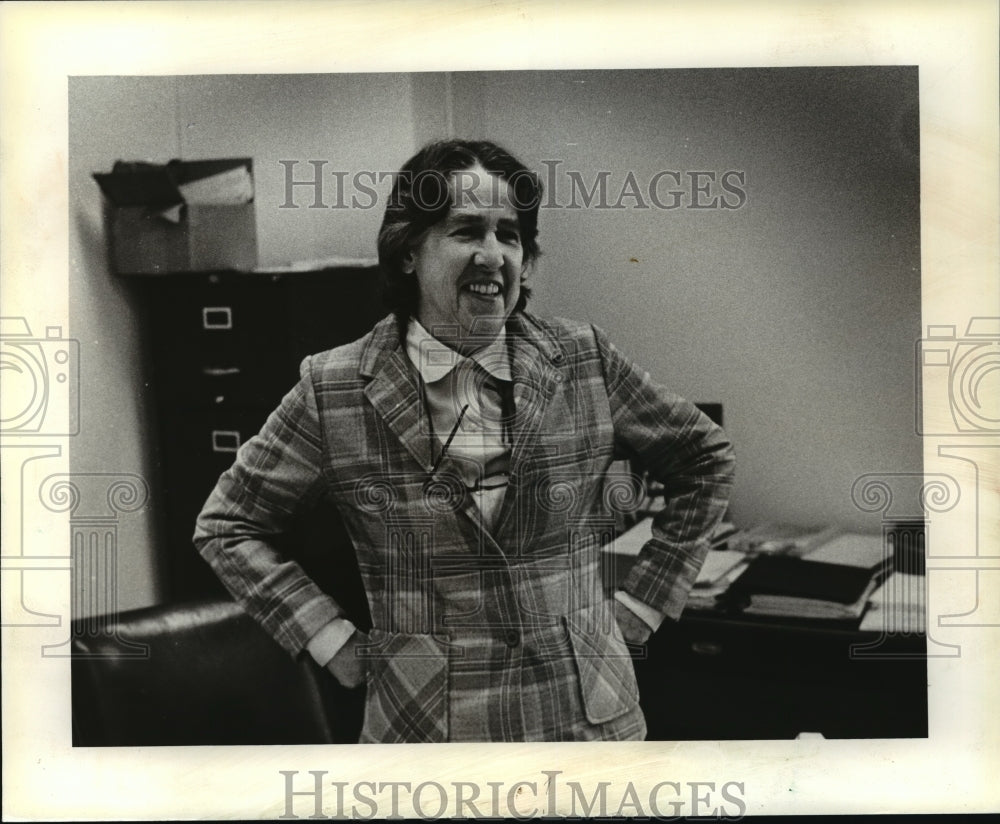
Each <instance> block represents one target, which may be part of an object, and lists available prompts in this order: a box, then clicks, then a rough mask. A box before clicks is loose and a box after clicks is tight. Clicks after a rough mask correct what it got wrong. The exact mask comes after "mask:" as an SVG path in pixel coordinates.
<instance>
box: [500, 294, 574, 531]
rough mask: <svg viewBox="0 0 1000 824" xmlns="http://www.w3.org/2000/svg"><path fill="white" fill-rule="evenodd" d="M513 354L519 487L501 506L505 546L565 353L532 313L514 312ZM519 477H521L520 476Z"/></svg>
mask: <svg viewBox="0 0 1000 824" xmlns="http://www.w3.org/2000/svg"><path fill="white" fill-rule="evenodd" d="M507 331H508V341H509V344H510V353H511V377H512V379H513V383H514V386H513V393H514V426H513V441H514V443H513V447H512V449H511V456H510V474H511V478H512V479H514V483H515V484H516V487H513V488H512V487H508V488H507V492H506V494H505V495H504V499H503V501H502V503H501V505H500V512H499V515H498V516H497V521H496V528H495V534H496V536H497V540H498V541H499V542H501V543H502V544H503V545H509V544H510V542H511V540H513V537H514V536H513V535H512V534H509V530H510V529H512V528H513V527H514V517H513V516H514V511H515V495H516V489H521V488H523V484H524V472H523V468H524V466H525V465H526V464H527V462H528V459H529V457H530V456H531V454H532V452H533V451H535V450H537V449H538V448H539V447H540V444H539V442H538V434H539V431H540V430H541V428H542V421H543V420H544V418H545V414H546V412H547V410H548V408H549V406H550V403H549V402H550V400H551V399H552V397H553V396H554V395H555V393H556V391H557V390H558V387H559V380H560V379H561V378H562V375H561V374H560V370H559V369H558V368H557V367H558V365H559V364H562V363H564V362H565V354H564V353H563V351H562V347H560V346H559V345H558V344H557V343H556V342H555V341H554V340H552V339H551V337H550V336H549V335H547V334H546V333H545V332H544V330H542V329H541V328H540V327H539V326H538V325H537V324H536V323H535V322H534V320H533V318H532V317H531V316H530V315H527V314H526V313H521V314H517V315H514V316H512V317H511V318H510V320H508V322H507ZM518 476H520V479H519V480H517V479H518Z"/></svg>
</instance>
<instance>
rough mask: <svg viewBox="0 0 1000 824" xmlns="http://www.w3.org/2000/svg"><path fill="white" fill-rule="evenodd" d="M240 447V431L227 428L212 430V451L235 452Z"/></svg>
mask: <svg viewBox="0 0 1000 824" xmlns="http://www.w3.org/2000/svg"><path fill="white" fill-rule="evenodd" d="M239 448H240V433H239V432H234V431H232V430H228V429H213V430H212V451H213V452H235V451H236V450H237V449H239Z"/></svg>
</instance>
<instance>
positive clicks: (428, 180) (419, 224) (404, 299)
mask: <svg viewBox="0 0 1000 824" xmlns="http://www.w3.org/2000/svg"><path fill="white" fill-rule="evenodd" d="M477 165H478V166H482V167H483V168H484V169H485V170H486V171H487V172H489V173H490V174H491V175H496V176H497V177H498V178H500V179H501V180H503V181H506V183H507V184H508V187H509V189H508V190H509V195H510V199H511V205H512V206H513V207H514V210H515V211H516V212H517V220H518V224H519V227H520V233H521V248H522V250H523V261H524V264H525V266H527V265H528V264H530V263H532V262H533V261H534V260H535V259H536V258H537V257H538V255H539V249H538V207H539V205H540V204H541V200H542V183H541V181H540V180H539V179H538V176H537V175H536V174H535V173H534V172H532V171H531V170H530V169H528V168H527V167H526V166H525V165H524V164H523V163H522V162H521V161H520V160H518V159H517V158H515V157H514V156H513V155H511V154H510V152H508V151H506V150H505V149H502V148H501V147H500V146H497V145H496V144H495V143H491V142H489V141H487V140H441V141H437V142H435V143H429V144H428V145H426V146H424V148H422V149H421V150H420V151H419V152H417V153H416V154H415V155H414V156H413V157H411V158H410V159H409V160H408V161H407V162H406V164H405V165H404V166H403V168H402V169H401V170H400V171H399V173H398V174H397V175H396V179H395V181H394V182H393V185H392V193H391V194H390V196H389V204H388V206H387V207H386V210H385V216H384V217H383V218H382V227H381V228H380V229H379V233H378V261H379V267H380V269H381V271H382V278H383V287H384V291H383V299H384V301H385V303H386V305H387V306H388V308H389V309H391V310H392V312H393V313H394V314H395V315H396V320H397V322H398V323H399V325H400V329H401V330H402V329H405V327H406V323H407V322H408V321H409V319H410V318H411V317H412V316H413V315H414V314H416V310H417V299H418V297H419V294H418V286H417V279H416V277H414V276H413V275H412V274H406V273H405V272H404V271H403V259H404V258H405V257H406V255H407V253H408V252H410V251H411V250H412V249H414V248H415V247H416V246H417V245H419V243H420V242H421V240H423V237H424V235H425V234H426V232H427V230H428V229H430V228H431V227H432V226H434V225H435V224H436V223H438V222H439V221H441V220H444V219H445V218H446V217H447V216H448V210H449V209H450V207H451V202H452V196H453V192H452V189H451V176H452V174H453V173H454V172H458V171H462V170H466V169H470V168H472V167H473V166H477ZM530 296H531V295H530V290H529V289H528V287H526V286H522V287H521V296H520V298H519V299H518V302H517V305H516V306H515V307H514V311H515V312H519V311H521V310H522V309H523V308H524V306H525V304H526V303H527V300H528V298H529V297H530Z"/></svg>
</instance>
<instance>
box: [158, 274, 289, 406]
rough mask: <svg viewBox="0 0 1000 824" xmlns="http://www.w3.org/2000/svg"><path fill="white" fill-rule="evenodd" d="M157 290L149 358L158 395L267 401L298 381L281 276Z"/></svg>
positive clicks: (207, 401) (198, 400) (199, 399)
mask: <svg viewBox="0 0 1000 824" xmlns="http://www.w3.org/2000/svg"><path fill="white" fill-rule="evenodd" d="M157 291H158V294H157V297H156V299H157V304H158V305H157V307H156V313H155V319H154V324H155V329H154V335H155V340H156V343H155V346H154V358H155V361H156V380H157V383H158V385H159V393H160V396H161V397H162V398H164V399H170V400H176V401H177V402H182V403H195V404H211V403H214V402H219V401H217V399H218V398H219V397H220V396H221V397H222V398H223V399H224V400H225V401H226V402H234V403H241V404H248V405H252V404H262V405H266V404H268V403H275V402H276V400H277V399H279V398H280V397H281V395H282V394H283V393H284V392H285V391H287V390H288V389H289V388H290V387H291V386H292V384H293V383H294V382H295V379H296V377H297V373H296V369H295V363H294V361H293V359H292V358H291V356H290V355H289V351H288V342H287V339H288V335H287V332H286V331H285V328H286V326H287V319H286V314H287V313H286V299H287V295H286V290H285V288H284V284H283V283H281V282H280V281H279V282H272V281H270V280H268V281H265V282H262V283H258V284H255V285H253V286H249V287H243V288H236V287H233V286H212V285H210V284H197V283H195V284H182V285H179V286H176V287H174V288H169V289H168V288H161V289H159V290H157Z"/></svg>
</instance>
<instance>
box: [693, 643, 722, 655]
mask: <svg viewBox="0 0 1000 824" xmlns="http://www.w3.org/2000/svg"><path fill="white" fill-rule="evenodd" d="M691 652H693V653H694V654H695V655H722V644H717V643H715V642H714V641H692V642H691Z"/></svg>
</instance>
